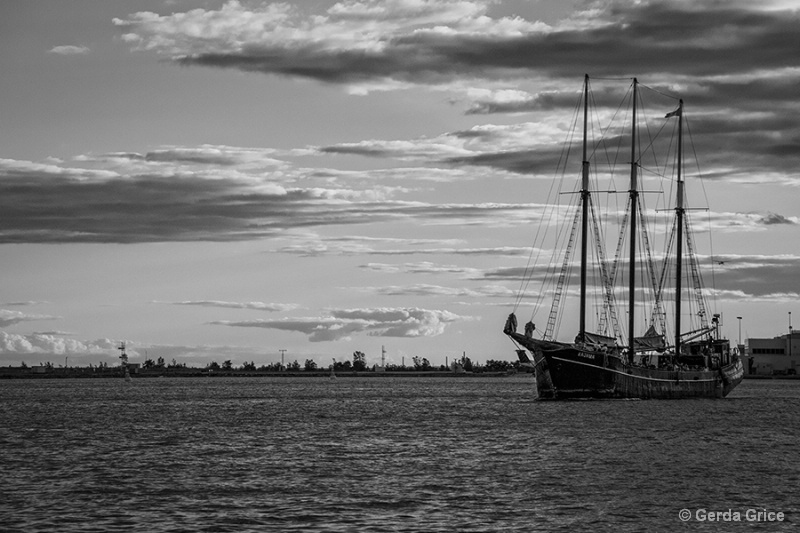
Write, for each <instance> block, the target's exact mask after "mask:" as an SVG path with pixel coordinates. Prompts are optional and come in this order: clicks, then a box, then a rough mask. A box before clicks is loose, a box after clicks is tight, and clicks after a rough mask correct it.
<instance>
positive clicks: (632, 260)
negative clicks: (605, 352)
mask: <svg viewBox="0 0 800 533" xmlns="http://www.w3.org/2000/svg"><path fill="white" fill-rule="evenodd" d="M638 84H639V82H638V80H637V79H636V78H633V106H632V112H633V118H632V122H631V184H630V190H629V191H628V194H629V196H630V204H631V221H630V241H631V242H630V256H629V264H628V272H629V276H628V362H629V363H632V362H633V355H634V351H635V347H636V338H635V337H636V336H635V333H634V332H635V329H634V328H635V326H636V320H635V316H636V313H634V309H635V308H636V307H635V306H636V218H637V213H638V209H639V207H638V203H639V189H638V181H639V180H638V174H639V171H638V166H639V165H638V162H637V158H636V92H637V85H638Z"/></svg>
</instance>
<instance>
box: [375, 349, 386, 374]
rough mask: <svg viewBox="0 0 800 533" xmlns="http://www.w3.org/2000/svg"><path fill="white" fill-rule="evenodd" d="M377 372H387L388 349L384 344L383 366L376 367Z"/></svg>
mask: <svg viewBox="0 0 800 533" xmlns="http://www.w3.org/2000/svg"><path fill="white" fill-rule="evenodd" d="M375 372H386V348H385V347H384V346H383V345H382V344H381V366H376V367H375Z"/></svg>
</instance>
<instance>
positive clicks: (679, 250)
mask: <svg viewBox="0 0 800 533" xmlns="http://www.w3.org/2000/svg"><path fill="white" fill-rule="evenodd" d="M675 114H677V115H678V161H677V163H676V164H677V173H678V198H677V200H676V202H675V214H676V217H677V222H678V235H677V240H676V244H675V248H676V249H675V357H676V358H677V357H679V356H680V353H681V352H680V348H681V276H682V271H681V270H682V266H683V217H684V213H685V208H684V205H683V196H684V192H683V176H682V174H681V170H682V164H683V161H682V159H683V99H681V100H679V103H678V109H677V110H676V111H674V112H673V113H670V114H669V115H667V116H674V115H675Z"/></svg>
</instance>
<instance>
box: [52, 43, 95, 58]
mask: <svg viewBox="0 0 800 533" xmlns="http://www.w3.org/2000/svg"><path fill="white" fill-rule="evenodd" d="M48 53H50V54H57V55H60V56H74V55H83V54H88V53H89V49H88V48H87V47H85V46H73V45H63V46H54V47H53V48H51V49H50V50H48Z"/></svg>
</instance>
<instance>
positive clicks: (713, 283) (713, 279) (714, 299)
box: [683, 116, 717, 309]
mask: <svg viewBox="0 0 800 533" xmlns="http://www.w3.org/2000/svg"><path fill="white" fill-rule="evenodd" d="M683 121H684V122H685V123H686V132H687V133H688V134H689V144H690V145H691V147H692V153H693V154H694V163H695V166H696V167H697V176H698V179H699V181H700V188H701V189H702V190H703V198H704V199H705V202H706V205H707V206H708V205H710V202H709V201H708V192H707V191H706V184H705V178H704V177H703V172H702V170H701V169H700V158H699V157H697V149H696V146H695V144H694V136H693V135H692V129H691V128H690V127H689V119H688V117H686V116H684V117H683ZM707 213H708V229H709V231H708V248H709V257H711V258H712V260H711V286H712V287H713V288H714V291H713V292H712V302H713V303H714V309H716V308H717V281H716V273H717V272H716V268H715V265H714V261H713V257H714V240H713V239H712V237H711V234H712V231H711V223H712V221H711V210H710V209H707Z"/></svg>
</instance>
